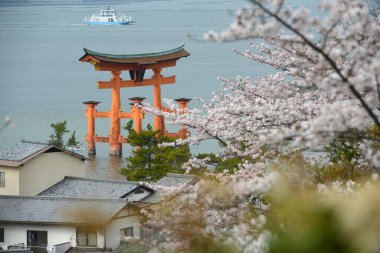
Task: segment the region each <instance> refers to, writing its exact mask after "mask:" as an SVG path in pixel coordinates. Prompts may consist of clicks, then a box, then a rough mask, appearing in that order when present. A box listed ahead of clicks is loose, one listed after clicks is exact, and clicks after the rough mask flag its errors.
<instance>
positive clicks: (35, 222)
mask: <svg viewBox="0 0 380 253" xmlns="http://www.w3.org/2000/svg"><path fill="white" fill-rule="evenodd" d="M0 210H1V212H0V231H1V233H2V235H3V238H0V244H2V245H0V247H1V246H2V248H3V249H6V248H7V247H9V246H11V245H24V246H28V247H31V249H32V250H33V251H35V252H36V251H37V252H46V248H47V249H51V251H52V252H57V253H58V252H61V251H62V250H58V249H59V248H60V247H62V245H65V246H64V247H65V248H66V250H67V249H69V248H70V247H75V246H82V247H93V248H112V249H115V248H116V247H118V246H119V243H120V239H121V238H120V236H121V232H122V233H123V235H124V234H127V235H130V234H128V233H132V235H133V232H134V231H136V230H137V231H138V230H139V227H138V226H132V227H130V226H129V224H131V219H134V218H131V216H136V215H135V213H134V212H133V211H134V209H133V207H132V206H130V205H128V203H127V201H126V199H85V198H62V197H42V196H37V197H36V196H35V197H31V196H26V197H24V196H4V195H3V196H0ZM137 222H138V220H137ZM123 225H125V227H123ZM136 234H138V233H136ZM1 240H2V242H1Z"/></svg>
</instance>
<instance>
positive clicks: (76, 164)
mask: <svg viewBox="0 0 380 253" xmlns="http://www.w3.org/2000/svg"><path fill="white" fill-rule="evenodd" d="M84 173H85V169H84V162H83V161H82V160H81V159H80V158H78V157H76V156H73V155H70V154H67V153H64V152H52V153H43V154H40V155H38V156H37V157H35V158H34V159H32V160H30V161H28V162H27V163H25V164H24V166H22V167H20V192H19V194H20V195H23V196H34V195H37V194H38V193H40V192H42V191H43V190H45V189H47V188H49V187H50V186H52V185H53V184H56V183H57V182H59V181H60V180H62V179H63V178H64V177H65V176H74V177H84Z"/></svg>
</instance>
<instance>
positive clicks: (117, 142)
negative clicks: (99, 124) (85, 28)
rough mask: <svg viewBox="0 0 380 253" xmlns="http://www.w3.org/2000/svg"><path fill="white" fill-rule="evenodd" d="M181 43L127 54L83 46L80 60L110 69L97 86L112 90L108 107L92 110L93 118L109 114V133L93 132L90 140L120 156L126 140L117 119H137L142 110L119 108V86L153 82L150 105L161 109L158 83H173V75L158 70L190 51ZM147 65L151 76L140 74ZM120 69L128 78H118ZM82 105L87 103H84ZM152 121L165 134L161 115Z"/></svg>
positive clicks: (143, 72)
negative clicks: (107, 135) (153, 50)
mask: <svg viewBox="0 0 380 253" xmlns="http://www.w3.org/2000/svg"><path fill="white" fill-rule="evenodd" d="M184 46H185V45H184V44H182V45H180V46H179V47H177V48H173V49H170V50H167V51H162V52H157V53H148V54H127V55H115V54H104V53H98V52H94V51H91V50H88V49H84V51H85V54H84V55H83V56H82V57H81V58H80V59H79V60H80V61H82V62H89V63H91V64H92V65H94V67H95V70H97V71H110V72H111V74H112V78H111V80H110V81H99V82H98V88H99V89H111V90H112V104H111V108H110V111H109V112H97V111H96V112H95V113H94V114H93V118H97V117H98V118H110V135H109V137H99V136H96V135H95V133H94V135H93V136H94V137H93V142H94V143H95V142H109V145H110V151H109V154H110V155H116V156H121V154H122V143H124V142H127V140H126V138H123V136H121V133H120V129H121V125H120V119H122V118H129V119H136V120H137V118H141V114H143V112H142V111H141V110H136V107H132V111H131V112H123V111H122V110H121V97H120V89H121V88H128V87H141V86H153V104H154V108H155V109H158V110H162V109H164V108H163V107H162V102H161V85H164V84H174V83H175V76H169V77H164V76H163V75H162V70H163V68H167V67H174V66H175V65H176V63H177V60H179V59H180V58H182V57H187V56H189V55H190V54H189V53H188V52H187V51H186V50H185V49H184ZM147 69H150V70H152V71H153V76H152V77H151V78H145V77H144V75H145V71H146V70H147ZM122 71H128V72H129V75H130V78H131V79H130V80H122V79H121V78H120V75H121V73H122ZM86 105H87V106H88V104H86ZM88 110H89V109H88ZM135 113H136V114H135ZM87 117H88V116H87ZM89 120H90V118H89ZM89 125H90V122H89ZM153 125H154V130H158V131H159V132H160V133H161V134H166V131H165V124H164V119H163V118H162V117H161V116H156V115H155V116H154V123H153ZM135 127H136V126H135ZM137 129H141V127H140V126H139V127H138V128H137ZM94 131H95V130H94ZM140 131H141V130H140ZM89 133H90V132H89ZM89 133H88V135H89ZM91 141H92V140H90V141H88V147H89V151H90V148H91V150H94V151H91V152H95V144H94V145H93V144H92V142H91ZM90 142H91V143H90ZM90 144H91V146H90Z"/></svg>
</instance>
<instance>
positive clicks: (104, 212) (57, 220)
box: [0, 195, 127, 225]
mask: <svg viewBox="0 0 380 253" xmlns="http://www.w3.org/2000/svg"><path fill="white" fill-rule="evenodd" d="M126 204H127V203H126V201H125V199H108V200H105V199H79V198H77V199H75V198H56V197H20V196H1V195H0V222H10V223H43V224H47V223H49V224H92V225H102V224H105V223H107V222H108V221H109V220H111V219H112V217H114V216H115V215H116V214H117V212H119V211H120V210H121V209H122V208H123V207H125V205H126Z"/></svg>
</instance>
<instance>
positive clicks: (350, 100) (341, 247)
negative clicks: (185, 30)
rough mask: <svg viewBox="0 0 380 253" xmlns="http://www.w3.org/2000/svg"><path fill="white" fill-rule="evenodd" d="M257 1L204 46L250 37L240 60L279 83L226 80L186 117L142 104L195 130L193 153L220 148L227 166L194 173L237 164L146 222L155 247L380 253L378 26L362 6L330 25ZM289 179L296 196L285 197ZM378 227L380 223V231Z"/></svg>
mask: <svg viewBox="0 0 380 253" xmlns="http://www.w3.org/2000/svg"><path fill="white" fill-rule="evenodd" d="M250 3H251V6H249V7H245V8H242V9H240V10H238V12H237V13H236V17H235V20H234V21H233V23H232V24H231V26H230V27H229V28H228V29H226V30H225V31H222V32H219V33H217V32H214V31H210V32H208V33H207V34H206V35H205V38H206V39H207V40H211V41H221V42H223V41H235V40H243V39H252V43H251V46H250V48H249V49H248V50H244V51H240V50H235V52H237V53H238V54H240V55H242V56H243V57H246V58H248V59H250V60H253V61H256V62H258V63H262V64H266V65H269V66H271V67H273V68H274V69H276V71H277V73H274V74H272V73H271V74H267V75H266V76H261V77H258V78H256V79H254V80H252V79H251V78H249V77H241V76H237V77H236V78H234V79H227V78H220V80H221V83H222V90H221V91H218V92H215V93H214V94H213V97H212V98H211V99H210V100H202V99H200V101H201V103H202V107H201V109H199V108H194V109H188V110H186V111H181V109H180V108H178V106H177V105H176V104H175V103H173V101H167V103H168V106H169V107H170V108H171V109H174V110H173V111H174V113H170V112H157V111H156V110H155V108H154V107H153V106H150V105H145V106H144V109H145V110H146V111H151V112H153V113H156V114H158V115H161V116H163V117H165V118H166V119H168V120H169V122H170V123H173V124H177V125H179V126H186V127H188V128H190V129H192V135H191V136H190V137H189V138H187V140H185V141H184V142H185V143H189V144H198V143H200V142H201V141H203V140H206V139H214V140H216V141H218V142H219V143H220V144H221V150H220V153H219V154H218V156H213V155H211V156H210V157H205V156H199V157H198V158H193V159H191V160H190V161H189V162H188V163H187V164H186V166H187V167H188V168H191V169H195V168H200V169H202V168H206V167H207V166H208V164H207V163H208V162H210V161H212V162H216V164H217V166H218V165H221V166H222V167H223V166H224V164H223V162H224V161H227V163H226V164H225V165H226V167H225V168H226V170H224V169H223V171H222V172H220V171H219V170H218V171H216V172H215V173H214V174H213V175H212V176H213V177H214V178H215V180H211V181H208V180H204V181H201V182H200V183H198V184H197V185H196V186H195V187H192V188H191V187H190V188H185V189H183V190H182V195H180V196H179V197H178V198H175V200H173V201H167V202H163V203H161V204H162V207H163V208H162V209H161V210H160V209H156V210H148V211H147V212H146V215H147V217H148V218H149V219H148V221H147V226H148V227H149V228H150V229H152V231H154V232H155V233H154V234H159V235H160V236H158V237H157V238H154V239H152V240H151V241H150V243H151V245H153V246H154V247H155V249H156V250H157V251H158V252H170V251H171V252H175V251H185V252H186V250H190V251H191V248H192V244H191V242H194V238H198V239H199V240H200V241H203V240H206V241H210V240H211V239H210V238H213V239H212V241H223V242H225V243H226V244H228V245H229V246H231V248H232V252H234V251H236V252H268V250H269V251H271V252H282V251H281V249H284V251H285V250H287V251H288V252H322V251H323V252H335V251H347V252H379V250H380V246H379V243H378V236H377V235H376V232H374V231H378V224H379V219H377V217H378V211H377V210H379V208H378V207H377V206H376V205H378V203H379V201H378V200H377V198H378V196H375V195H371V191H368V192H366V189H367V188H371V180H368V179H367V181H366V182H363V183H360V184H361V186H360V187H359V186H358V185H359V179H362V178H363V177H364V178H365V176H366V175H369V174H371V173H373V172H374V171H375V170H377V169H378V168H380V149H379V147H380V144H379V143H380V141H379V140H380V139H379V138H378V133H379V129H380V121H379V118H378V108H379V104H380V99H379V89H380V83H379V80H380V75H379V73H380V60H379V59H380V40H379V39H378V38H379V37H380V29H379V27H380V20H379V19H378V18H376V17H374V16H373V14H372V15H371V13H370V10H369V8H368V5H367V3H365V2H363V1H360V0H337V1H328V0H324V1H322V2H321V4H320V9H321V10H322V11H323V13H324V15H320V16H315V15H314V16H313V15H312V14H311V13H310V12H309V11H308V10H306V9H305V8H302V7H301V8H293V7H291V6H287V4H286V3H285V1H282V0H260V1H259V0H250ZM257 39H260V40H257ZM370 126H372V127H370ZM367 129H369V130H367ZM242 147H243V148H242ZM325 147H326V149H325V150H326V151H327V156H321V158H320V159H321V161H318V162H317V163H314V162H313V163H311V162H309V160H312V159H310V157H307V155H304V153H303V151H307V152H309V153H312V152H315V151H321V150H324V148H325ZM247 157H248V158H249V159H247ZM231 158H232V160H229V159H231ZM235 158H236V160H235ZM239 159H241V162H238V161H239ZM230 162H231V163H230ZM229 166H231V167H229ZM230 172H234V173H230ZM206 174H207V173H206ZM210 174H211V173H210ZM207 176H210V175H207ZM212 176H211V177H212ZM377 176H378V175H377V174H374V178H377ZM279 178H282V179H283V180H284V181H286V182H287V183H288V184H290V185H291V189H293V190H291V191H289V192H290V194H289V195H286V194H278V196H280V197H281V198H276V193H275V192H274V185H276V186H277V185H278V184H280V182H281V180H278V179H279ZM354 180H355V181H354ZM279 192H280V193H286V192H287V187H285V188H279ZM326 192H327V193H328V194H331V196H332V197H331V199H332V200H331V202H329V201H330V198H329V197H326V196H325V195H324V194H326ZM375 192H378V190H376V191H375ZM175 194H178V191H176V192H175ZM171 196H172V197H173V194H172V195H171ZM343 196H345V197H343ZM298 197H299V198H298ZM346 197H347V198H346ZM292 198H294V199H295V200H296V201H294V203H293V201H291V200H292ZM168 199H173V198H170V197H169V198H168ZM340 199H342V202H341V201H339V200H340ZM327 202H328V204H325V203H327ZM369 202H371V203H369ZM373 202H375V203H376V204H374V205H372V204H373ZM172 203H174V204H172ZM288 203H289V208H290V209H289V211H287V210H286V205H287V204H288ZM367 203H369V205H368V210H365V211H364V212H363V213H361V212H360V209H361V208H362V207H364V206H366V205H367ZM366 207H367V206H366ZM282 209H284V210H286V212H285V211H284V212H281V211H282ZM338 210H339V211H338ZM347 210H350V212H347ZM351 210H352V212H351ZM371 212H374V213H375V215H369V214H370V213H371ZM351 214H352V216H351ZM368 217H376V218H374V219H373V224H371V221H372V219H371V218H368ZM297 218H298V220H297ZM355 221H358V222H357V223H356V222H355ZM366 225H368V227H369V231H368V230H367V229H366ZM303 229H304V230H305V232H303ZM365 232H368V234H369V235H370V236H369V238H366V237H365V236H363V235H365ZM276 237H278V240H277V241H272V240H269V239H270V238H276ZM212 241H211V242H210V243H212ZM269 243H273V244H271V245H269ZM276 244H277V245H278V246H276ZM361 245H363V246H361ZM268 247H269V248H268Z"/></svg>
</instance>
